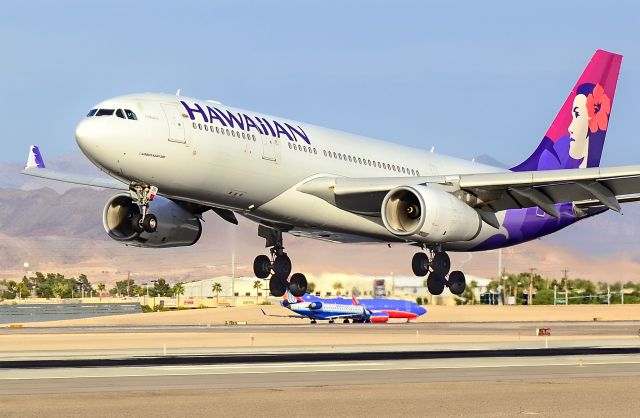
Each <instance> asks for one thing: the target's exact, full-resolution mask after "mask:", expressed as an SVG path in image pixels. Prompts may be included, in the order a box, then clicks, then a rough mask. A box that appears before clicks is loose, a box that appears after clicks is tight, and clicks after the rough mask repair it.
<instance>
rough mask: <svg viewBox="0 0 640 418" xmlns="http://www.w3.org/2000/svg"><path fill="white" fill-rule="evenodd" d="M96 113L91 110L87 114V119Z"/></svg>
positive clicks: (94, 110) (95, 110)
mask: <svg viewBox="0 0 640 418" xmlns="http://www.w3.org/2000/svg"><path fill="white" fill-rule="evenodd" d="M97 111H98V109H91V110H90V111H89V113H87V117H88V118H90V117H91V116H93V115H95V114H96V112H97Z"/></svg>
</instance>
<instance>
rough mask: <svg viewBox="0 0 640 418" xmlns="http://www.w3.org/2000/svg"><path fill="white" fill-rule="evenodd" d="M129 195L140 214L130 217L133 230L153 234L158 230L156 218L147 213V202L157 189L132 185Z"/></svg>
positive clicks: (151, 198)
mask: <svg viewBox="0 0 640 418" xmlns="http://www.w3.org/2000/svg"><path fill="white" fill-rule="evenodd" d="M129 193H130V194H131V200H133V203H135V204H136V205H138V208H139V209H140V213H137V214H135V215H133V216H132V217H131V223H132V226H133V230H134V231H136V232H138V233H142V232H148V233H153V232H156V229H158V218H156V215H154V214H153V213H149V202H151V201H152V200H153V198H154V197H155V196H156V194H157V193H158V188H157V187H155V186H149V185H132V186H131V187H129Z"/></svg>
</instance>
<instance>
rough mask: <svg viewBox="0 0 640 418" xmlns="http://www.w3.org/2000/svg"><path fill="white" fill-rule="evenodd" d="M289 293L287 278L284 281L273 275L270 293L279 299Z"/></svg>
mask: <svg viewBox="0 0 640 418" xmlns="http://www.w3.org/2000/svg"><path fill="white" fill-rule="evenodd" d="M286 291H287V280H286V278H285V279H284V280H283V279H282V278H281V277H279V276H277V275H275V274H274V275H272V276H271V278H270V279H269V292H271V294H272V295H273V296H275V297H277V298H279V297H281V296H282V295H284V292H286Z"/></svg>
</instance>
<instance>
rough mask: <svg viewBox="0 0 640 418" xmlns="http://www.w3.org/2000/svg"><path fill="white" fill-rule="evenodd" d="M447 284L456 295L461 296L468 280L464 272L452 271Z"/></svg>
mask: <svg viewBox="0 0 640 418" xmlns="http://www.w3.org/2000/svg"><path fill="white" fill-rule="evenodd" d="M447 286H449V290H450V291H451V293H453V294H454V295H458V296H460V295H461V294H462V293H464V289H465V288H466V287H467V281H466V279H465V277H464V273H463V272H461V271H458V270H456V271H452V272H451V274H449V281H448V282H447Z"/></svg>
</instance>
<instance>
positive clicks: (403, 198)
mask: <svg viewBox="0 0 640 418" xmlns="http://www.w3.org/2000/svg"><path fill="white" fill-rule="evenodd" d="M381 214H382V222H383V223H384V226H385V227H386V228H387V229H388V230H389V232H391V233H392V234H394V235H396V236H399V237H403V238H407V239H411V240H415V241H419V242H424V243H434V244H437V243H443V242H454V241H469V240H472V239H473V238H475V237H476V236H477V235H478V233H479V232H480V228H481V226H482V221H481V219H480V216H479V215H478V213H477V212H476V211H475V210H474V209H473V208H471V207H470V206H468V205H467V204H465V203H464V202H462V201H460V200H459V199H457V198H456V197H455V196H453V195H452V194H450V193H447V192H445V191H443V190H441V189H438V188H434V187H427V186H422V185H416V186H400V187H396V188H395V189H392V190H390V191H389V193H387V195H386V196H385V198H384V200H383V201H382V210H381Z"/></svg>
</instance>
